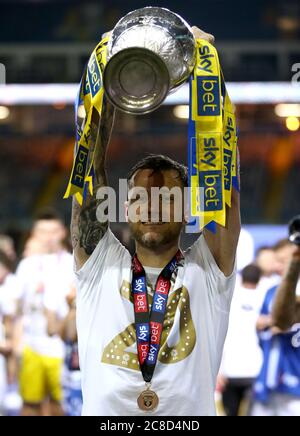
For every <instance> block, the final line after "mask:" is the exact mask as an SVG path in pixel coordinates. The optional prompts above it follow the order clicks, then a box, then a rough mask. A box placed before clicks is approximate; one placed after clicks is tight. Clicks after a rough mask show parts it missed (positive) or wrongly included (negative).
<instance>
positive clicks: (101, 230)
mask: <svg viewBox="0 0 300 436" xmlns="http://www.w3.org/2000/svg"><path fill="white" fill-rule="evenodd" d="M114 112H115V111H114V108H113V107H112V106H111V105H110V104H109V103H108V102H106V101H105V102H104V106H103V110H102V117H101V120H100V121H99V120H98V118H97V114H96V113H94V114H93V117H92V129H91V130H92V139H93V147H95V160H94V167H95V184H94V191H93V195H90V193H88V194H87V196H86V199H85V200H84V203H83V205H82V206H80V205H79V204H78V202H77V200H76V199H75V197H74V198H73V204H72V220H71V238H72V245H73V250H74V256H75V261H76V266H77V268H78V269H79V268H80V267H81V266H82V265H83V264H84V263H85V262H86V260H87V259H88V258H89V256H90V255H91V254H92V253H93V251H94V249H95V248H96V246H97V244H98V242H99V241H100V239H101V238H102V237H103V235H104V234H105V232H106V230H107V227H108V222H104V223H101V222H99V221H98V220H97V217H96V211H97V207H98V206H99V204H100V203H101V201H102V200H97V198H96V195H97V191H98V189H99V188H100V187H103V186H107V178H106V172H105V155H106V148H107V145H108V143H109V139H110V135H111V131H112V128H113V121H114ZM94 115H95V116H94ZM92 152H93V149H92V150H91V153H92Z"/></svg>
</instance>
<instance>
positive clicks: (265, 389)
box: [252, 240, 300, 416]
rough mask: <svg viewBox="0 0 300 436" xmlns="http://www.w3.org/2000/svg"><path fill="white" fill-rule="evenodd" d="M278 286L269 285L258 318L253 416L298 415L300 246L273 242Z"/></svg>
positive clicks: (299, 385) (299, 391) (299, 386)
mask: <svg viewBox="0 0 300 436" xmlns="http://www.w3.org/2000/svg"><path fill="white" fill-rule="evenodd" d="M275 251H276V256H277V267H278V272H279V273H280V274H281V276H282V280H281V283H280V285H279V286H275V287H273V288H271V289H270V290H269V291H268V293H267V295H266V297H265V301H264V304H263V307H262V310H261V315H260V317H259V319H258V321H257V329H258V333H259V339H260V345H261V348H262V350H263V365H262V368H261V371H260V374H259V376H258V378H257V380H256V383H255V386H254V396H255V403H254V405H253V409H252V415H253V416H299V415H300V299H299V295H300V284H299V273H300V248H299V247H297V246H296V245H293V244H292V243H290V242H289V241H288V240H283V241H280V242H279V243H278V244H277V246H276V249H275Z"/></svg>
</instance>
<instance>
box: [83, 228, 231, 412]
mask: <svg viewBox="0 0 300 436" xmlns="http://www.w3.org/2000/svg"><path fill="white" fill-rule="evenodd" d="M77 277H78V287H77V292H78V298H77V329H78V338H79V358H80V367H81V371H82V388H83V403H84V404H83V415H92V416H103V415H109V416H118V415H123V416H126V415H142V416H145V412H143V411H141V410H140V409H139V408H138V406H137V398H138V396H139V395H140V393H141V392H142V391H143V390H144V389H145V383H144V380H143V377H142V375H141V372H140V369H139V365H138V356H137V350H136V333H135V324H134V309H133V303H132V297H131V290H130V289H131V278H132V276H131V256H130V254H129V252H128V251H127V250H126V249H125V247H123V246H122V244H121V243H120V242H119V241H118V240H117V239H116V238H115V236H114V235H113V234H112V232H111V231H110V230H108V231H107V232H106V234H105V235H104V237H103V238H102V240H101V241H100V242H99V244H98V246H97V247H96V249H95V250H94V252H93V254H92V255H91V256H90V258H89V259H88V261H87V262H86V263H85V264H84V266H83V267H82V268H81V269H80V270H79V271H78V272H77ZM234 282H235V272H234V273H232V275H231V276H230V277H228V278H226V277H225V276H224V275H223V273H222V272H221V271H220V270H219V268H218V266H217V265H216V263H215V260H214V259H213V256H212V254H211V253H210V251H209V249H208V247H207V244H206V242H205V239H204V237H203V236H201V237H200V238H199V239H198V241H197V242H196V243H195V244H194V245H193V246H192V247H191V248H190V249H189V250H188V251H187V252H186V253H185V260H184V264H183V266H179V268H178V273H177V276H176V279H175V280H174V279H173V282H172V286H171V290H170V294H169V298H168V303H167V310H166V315H165V321H164V329H163V334H162V341H161V348H160V351H159V355H158V361H157V366H156V369H155V372H154V376H153V379H152V387H151V389H153V390H154V391H155V392H156V393H157V395H158V397H159V406H158V408H157V409H156V410H155V411H154V412H147V415H170V416H174V415H177V416H178V415H179V416H185V415H194V416H195V415H215V404H214V389H215V379H216V375H217V373H218V369H219V364H220V359H221V355H222V349H223V343H224V339H225V335H226V331H227V325H228V313H229V308H230V302H231V298H232V293H233V289H234ZM148 298H149V303H150V304H151V303H152V296H151V293H150V292H149V295H148Z"/></svg>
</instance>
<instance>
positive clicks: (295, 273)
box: [272, 248, 300, 330]
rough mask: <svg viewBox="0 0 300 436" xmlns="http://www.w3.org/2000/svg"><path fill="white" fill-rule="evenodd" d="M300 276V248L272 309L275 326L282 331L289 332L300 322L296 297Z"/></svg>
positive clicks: (299, 305)
mask: <svg viewBox="0 0 300 436" xmlns="http://www.w3.org/2000/svg"><path fill="white" fill-rule="evenodd" d="M299 275H300V248H298V249H297V250H296V251H295V253H294V255H293V258H292V260H291V263H290V266H289V269H288V271H287V273H286V275H285V277H284V278H283V280H282V283H281V285H280V286H279V288H278V290H277V293H276V297H275V301H274V305H273V309H272V321H273V325H275V326H276V327H279V328H280V329H282V330H287V329H289V328H290V327H292V325H293V324H295V323H299V322H300V302H299V299H298V300H297V297H296V287H297V282H298V279H299Z"/></svg>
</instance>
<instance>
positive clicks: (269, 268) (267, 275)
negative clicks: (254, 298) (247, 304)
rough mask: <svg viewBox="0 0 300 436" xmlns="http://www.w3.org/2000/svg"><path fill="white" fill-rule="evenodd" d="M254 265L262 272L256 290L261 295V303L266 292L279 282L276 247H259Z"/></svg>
mask: <svg viewBox="0 0 300 436" xmlns="http://www.w3.org/2000/svg"><path fill="white" fill-rule="evenodd" d="M254 263H255V265H257V266H258V267H259V268H260V269H261V272H262V275H261V278H260V282H259V286H258V289H259V291H260V292H261V294H262V302H261V303H263V301H264V298H265V296H266V293H267V291H268V290H269V289H270V288H272V287H273V286H275V285H278V284H279V282H280V275H279V274H278V264H277V256H276V245H275V246H274V247H268V246H262V247H260V248H259V249H258V250H257V252H256V256H255V260H254Z"/></svg>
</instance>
